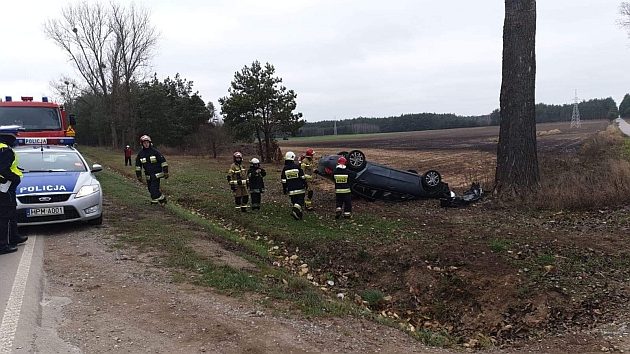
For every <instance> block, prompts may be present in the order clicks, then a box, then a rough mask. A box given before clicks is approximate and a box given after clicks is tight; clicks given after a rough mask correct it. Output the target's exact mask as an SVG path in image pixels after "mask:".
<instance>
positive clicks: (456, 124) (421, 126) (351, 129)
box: [297, 97, 619, 136]
mask: <svg viewBox="0 0 630 354" xmlns="http://www.w3.org/2000/svg"><path fill="white" fill-rule="evenodd" d="M578 108H579V110H580V119H582V120H591V119H615V118H617V117H618V116H619V110H618V109H617V104H616V103H615V100H613V99H612V97H609V98H606V99H592V100H588V101H582V102H580V103H578ZM572 115H573V104H564V105H548V104H544V103H539V104H537V105H536V122H538V123H547V122H563V121H570V120H571V116H572ZM336 122H337V134H366V133H389V132H405V131H416V130H433V129H449V128H469V127H482V126H488V125H499V110H498V109H497V110H495V111H494V112H492V113H490V114H487V115H482V116H458V115H455V114H450V113H446V114H445V113H441V114H440V113H412V114H402V115H400V116H397V117H384V118H365V117H359V118H353V119H345V120H339V121H336ZM334 124H335V121H332V120H325V121H321V122H314V123H306V124H305V125H304V126H303V127H302V128H301V129H300V131H299V133H298V134H297V136H319V135H333V134H334Z"/></svg>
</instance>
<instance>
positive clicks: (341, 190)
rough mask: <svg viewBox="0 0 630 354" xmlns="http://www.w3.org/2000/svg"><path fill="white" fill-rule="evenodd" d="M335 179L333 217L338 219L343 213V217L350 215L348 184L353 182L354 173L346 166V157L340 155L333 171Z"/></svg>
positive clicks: (347, 217) (350, 204)
mask: <svg viewBox="0 0 630 354" xmlns="http://www.w3.org/2000/svg"><path fill="white" fill-rule="evenodd" d="M333 178H334V180H335V199H336V209H335V219H339V218H340V217H341V214H342V213H343V217H344V218H345V219H349V218H351V217H352V191H351V190H350V186H352V183H353V182H354V173H353V172H352V171H350V170H348V169H347V168H346V158H345V157H343V156H340V157H339V159H338V160H337V166H336V167H335V171H334V172H333Z"/></svg>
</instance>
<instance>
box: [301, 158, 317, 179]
mask: <svg viewBox="0 0 630 354" xmlns="http://www.w3.org/2000/svg"><path fill="white" fill-rule="evenodd" d="M300 167H301V168H302V171H304V179H306V182H310V181H311V180H312V179H313V177H314V172H315V170H317V164H316V163H315V162H314V161H313V158H312V157H308V156H304V158H302V161H301V163H300Z"/></svg>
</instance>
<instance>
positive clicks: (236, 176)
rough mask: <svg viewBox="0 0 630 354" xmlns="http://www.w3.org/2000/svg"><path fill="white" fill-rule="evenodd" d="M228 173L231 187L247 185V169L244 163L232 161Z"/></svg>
mask: <svg viewBox="0 0 630 354" xmlns="http://www.w3.org/2000/svg"><path fill="white" fill-rule="evenodd" d="M227 173H228V174H227V180H228V182H230V187H232V188H233V187H235V186H243V187H246V186H247V170H246V169H245V167H243V165H242V164H237V163H236V162H234V163H232V164H231V165H230V169H229V170H228V172H227Z"/></svg>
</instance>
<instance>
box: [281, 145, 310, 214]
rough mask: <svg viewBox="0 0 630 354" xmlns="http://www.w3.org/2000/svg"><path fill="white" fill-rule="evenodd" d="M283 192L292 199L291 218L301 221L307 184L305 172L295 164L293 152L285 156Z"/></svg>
mask: <svg viewBox="0 0 630 354" xmlns="http://www.w3.org/2000/svg"><path fill="white" fill-rule="evenodd" d="M280 179H281V181H282V192H283V193H284V194H285V195H286V194H288V195H289V198H291V216H293V218H294V219H295V220H301V219H302V216H303V208H304V194H306V182H305V179H304V171H302V169H301V168H300V166H299V165H298V164H297V163H296V162H295V154H294V153H293V152H291V151H289V152H287V153H286V154H285V155H284V168H283V169H282V173H281V174H280Z"/></svg>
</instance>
